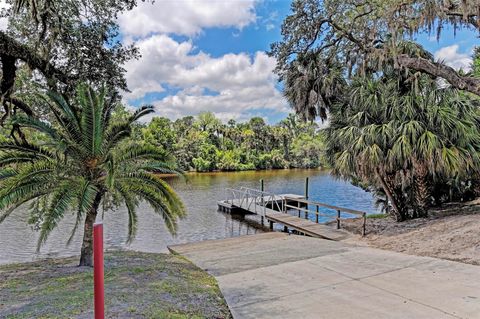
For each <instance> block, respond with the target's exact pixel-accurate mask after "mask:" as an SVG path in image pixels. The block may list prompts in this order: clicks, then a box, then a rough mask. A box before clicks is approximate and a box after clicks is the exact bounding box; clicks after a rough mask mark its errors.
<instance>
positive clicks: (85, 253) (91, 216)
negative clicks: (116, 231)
mask: <svg viewBox="0 0 480 319" xmlns="http://www.w3.org/2000/svg"><path fill="white" fill-rule="evenodd" d="M102 197H103V192H99V193H97V196H95V200H94V202H93V206H92V208H91V209H90V211H89V212H88V213H87V216H86V217H85V225H84V228H83V242H82V250H81V253H80V263H79V266H89V267H92V266H93V224H94V223H95V219H96V218H97V212H98V207H99V206H100V202H101V200H102Z"/></svg>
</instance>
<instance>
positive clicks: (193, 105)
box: [125, 35, 288, 120]
mask: <svg viewBox="0 0 480 319" xmlns="http://www.w3.org/2000/svg"><path fill="white" fill-rule="evenodd" d="M136 45H137V47H138V48H139V50H140V53H141V55H142V58H141V59H140V60H135V61H129V62H128V63H127V64H126V65H125V67H126V70H127V82H128V85H129V88H130V89H131V90H132V93H130V94H126V95H125V97H126V99H129V100H133V99H139V98H141V97H142V96H143V95H144V94H145V93H146V92H161V91H163V90H164V88H165V87H169V88H175V89H177V90H178V92H177V93H176V94H172V95H169V96H166V97H164V98H162V99H160V100H158V101H155V102H154V103H153V104H154V105H155V106H156V109H157V113H158V114H159V115H162V116H167V117H170V118H178V117H181V116H185V115H191V114H197V113H199V112H201V111H213V112H215V113H216V114H217V115H218V116H219V117H220V118H223V119H227V118H235V119H239V120H241V119H242V118H243V117H245V115H246V114H253V113H255V112H258V111H260V110H263V111H265V110H269V112H286V111H288V108H287V104H286V102H285V100H284V99H283V97H282V94H281V93H280V92H279V91H278V90H277V89H276V88H275V84H276V80H277V79H276V76H275V75H274V74H273V69H274V68H275V59H274V58H272V57H269V56H267V55H266V54H265V53H264V52H257V53H255V55H254V56H253V57H251V56H249V55H248V54H245V53H239V54H226V55H223V56H221V57H218V58H217V57H211V56H210V55H208V54H206V53H204V52H201V51H200V52H196V50H195V49H196V48H195V47H194V45H193V44H192V42H191V41H185V42H177V41H175V40H173V39H172V38H170V37H168V36H166V35H155V36H152V37H150V38H148V39H144V40H141V41H138V42H137V43H136Z"/></svg>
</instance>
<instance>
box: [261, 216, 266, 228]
mask: <svg viewBox="0 0 480 319" xmlns="http://www.w3.org/2000/svg"><path fill="white" fill-rule="evenodd" d="M261 219H262V226H265V222H264V218H263V216H262V217H261Z"/></svg>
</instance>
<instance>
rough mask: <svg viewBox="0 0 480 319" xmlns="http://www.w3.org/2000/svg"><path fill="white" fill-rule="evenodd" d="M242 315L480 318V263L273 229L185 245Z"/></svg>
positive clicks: (180, 250) (177, 249)
mask: <svg viewBox="0 0 480 319" xmlns="http://www.w3.org/2000/svg"><path fill="white" fill-rule="evenodd" d="M170 249H171V251H173V252H175V253H179V254H182V255H184V256H185V257H187V258H189V259H190V260H191V261H193V262H194V263H195V264H197V265H198V266H200V267H201V268H203V269H205V270H207V271H208V272H210V273H211V274H213V275H215V277H216V278H217V280H218V283H219V285H220V289H221V290H222V292H223V294H224V296H225V299H226V300H227V303H228V305H229V307H230V309H231V311H232V314H233V316H234V318H294V317H297V318H335V319H342V318H382V319H383V318H395V319H396V318H399V319H400V318H402V319H403V318H480V267H478V266H472V265H466V264H461V263H456V262H451V261H445V260H439V259H434V258H426V257H417V256H409V255H404V254H399V253H394V252H389V251H384V250H379V249H373V248H368V247H358V246H353V245H349V244H345V243H341V242H335V241H329V240H323V239H316V238H310V237H305V236H296V235H286V234H283V233H266V234H259V235H250V236H242V237H237V238H230V239H225V240H214V241H207V242H201V243H196V244H187V245H177V246H172V247H170Z"/></svg>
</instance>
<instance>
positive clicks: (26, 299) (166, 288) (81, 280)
mask: <svg viewBox="0 0 480 319" xmlns="http://www.w3.org/2000/svg"><path fill="white" fill-rule="evenodd" d="M105 294H106V296H108V298H106V299H105V301H106V310H107V311H106V313H107V318H132V317H135V318H172V319H173V318H175V319H182V318H225V319H227V318H231V315H230V311H229V310H228V307H227V304H226V302H225V300H224V298H223V296H222V294H221V292H220V289H219V288H218V285H217V282H216V280H215V279H214V278H213V277H211V276H210V275H208V274H207V273H206V272H204V271H203V270H201V269H200V268H198V267H196V266H195V265H193V264H192V263H191V262H189V261H188V260H186V259H185V258H182V257H180V256H176V255H172V254H151V253H141V252H134V251H112V252H107V253H106V254H105ZM0 300H1V302H0V317H1V318H12V319H13V318H15V319H20V318H72V317H75V318H92V316H93V269H92V268H90V267H77V257H71V258H59V259H45V260H40V261H36V262H31V263H21V264H10V265H3V266H0Z"/></svg>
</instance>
